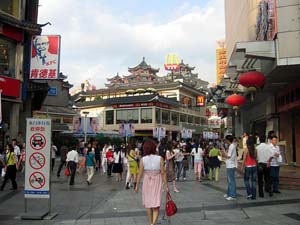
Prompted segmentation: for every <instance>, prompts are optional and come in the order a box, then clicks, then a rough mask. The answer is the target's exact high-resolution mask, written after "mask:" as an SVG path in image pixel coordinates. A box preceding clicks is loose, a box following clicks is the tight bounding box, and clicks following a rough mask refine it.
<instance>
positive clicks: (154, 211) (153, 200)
mask: <svg viewBox="0 0 300 225" xmlns="http://www.w3.org/2000/svg"><path fill="white" fill-rule="evenodd" d="M143 152H144V157H143V158H142V159H141V160H140V165H139V175H138V179H137V185H136V187H135V191H136V192H138V190H139V183H140V181H141V178H142V176H143V174H144V178H143V189H142V202H143V206H144V207H145V208H146V209H147V215H148V221H149V224H150V225H156V224H157V220H158V217H159V208H160V207H161V197H162V190H163V184H164V186H165V189H166V191H169V188H168V182H167V176H166V172H165V166H164V160H163V158H162V157H161V156H159V155H156V144H155V143H154V141H151V140H148V141H146V142H145V143H144V145H143Z"/></svg>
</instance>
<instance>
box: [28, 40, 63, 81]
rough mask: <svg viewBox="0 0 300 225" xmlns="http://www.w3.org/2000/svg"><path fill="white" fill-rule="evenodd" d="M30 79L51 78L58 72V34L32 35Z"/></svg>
mask: <svg viewBox="0 0 300 225" xmlns="http://www.w3.org/2000/svg"><path fill="white" fill-rule="evenodd" d="M31 46H32V47H31V61H30V77H29V78H30V79H39V80H51V79H52V80H53V79H57V77H58V74H59V58H60V36H59V35H51V36H46V35H43V36H34V37H33V38H32V42H31Z"/></svg>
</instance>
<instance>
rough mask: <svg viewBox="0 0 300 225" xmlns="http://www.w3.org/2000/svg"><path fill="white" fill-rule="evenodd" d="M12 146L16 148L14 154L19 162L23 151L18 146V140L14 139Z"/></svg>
mask: <svg viewBox="0 0 300 225" xmlns="http://www.w3.org/2000/svg"><path fill="white" fill-rule="evenodd" d="M12 146H13V147H14V152H15V154H16V156H17V157H18V160H19V159H20V156H21V150H20V147H19V146H18V145H17V139H12Z"/></svg>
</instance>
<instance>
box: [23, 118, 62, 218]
mask: <svg viewBox="0 0 300 225" xmlns="http://www.w3.org/2000/svg"><path fill="white" fill-rule="evenodd" d="M26 143H27V145H26V157H25V158H26V160H25V190H24V197H25V213H26V214H24V215H22V216H21V218H22V219H43V218H44V217H45V216H46V215H49V216H51V215H50V213H51V192H50V190H51V189H50V162H51V120H50V119H27V127H26ZM27 199H48V211H47V212H28V209H27ZM54 216H56V214H55V215H54Z"/></svg>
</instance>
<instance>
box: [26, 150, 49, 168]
mask: <svg viewBox="0 0 300 225" xmlns="http://www.w3.org/2000/svg"><path fill="white" fill-rule="evenodd" d="M45 163H46V159H45V156H44V155H43V154H41V153H39V152H35V153H33V154H32V155H31V156H30V158H29V165H30V166H31V168H33V169H36V170H39V169H42V168H43V167H44V166H45Z"/></svg>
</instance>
